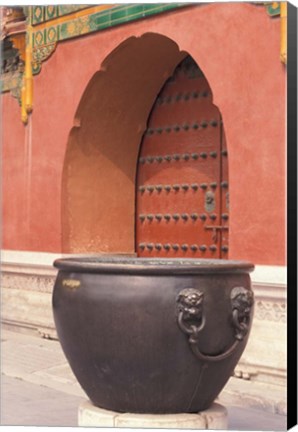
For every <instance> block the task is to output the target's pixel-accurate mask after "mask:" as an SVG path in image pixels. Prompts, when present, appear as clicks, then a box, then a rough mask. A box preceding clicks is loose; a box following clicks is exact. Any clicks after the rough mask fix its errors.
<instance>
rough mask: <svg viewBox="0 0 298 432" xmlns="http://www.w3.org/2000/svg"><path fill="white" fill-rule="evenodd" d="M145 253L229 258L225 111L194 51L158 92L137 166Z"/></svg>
mask: <svg viewBox="0 0 298 432" xmlns="http://www.w3.org/2000/svg"><path fill="white" fill-rule="evenodd" d="M136 185H137V191H136V194H137V201H136V202H137V204H136V250H137V254H138V255H139V256H163V257H164V256H168V257H184V256H185V257H197V258H198V257H204V258H227V256H228V218H229V202H228V196H229V195H228V162H227V149H226V143H225V137H224V130H223V124H222V119H221V115H220V112H219V110H218V108H217V107H216V106H215V105H213V103H212V92H211V89H210V86H209V84H208V82H207V80H206V78H205V76H204V74H203V72H202V71H201V70H200V68H199V67H198V65H197V64H196V63H195V62H194V60H193V59H192V58H191V57H190V56H186V57H185V58H184V60H183V61H182V62H181V63H180V64H179V65H178V66H177V67H176V69H175V71H174V73H173V75H172V76H171V77H170V78H169V79H168V80H167V82H166V83H165V85H164V86H163V88H162V90H161V92H160V94H159V95H158V97H157V99H156V101H155V103H154V105H153V108H152V111H151V114H150V117H149V120H148V125H147V129H146V131H145V133H144V136H143V140H142V144H141V150H140V154H139V160H138V170H137V182H136Z"/></svg>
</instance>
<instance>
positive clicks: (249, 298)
mask: <svg viewBox="0 0 298 432" xmlns="http://www.w3.org/2000/svg"><path fill="white" fill-rule="evenodd" d="M253 303H254V297H253V292H252V291H251V290H248V289H247V288H244V287H235V288H233V289H232V291H231V306H232V314H233V324H234V326H235V328H236V338H237V339H239V340H242V339H243V338H244V336H245V335H246V334H247V332H248V329H249V322H250V315H251V309H252V306H253Z"/></svg>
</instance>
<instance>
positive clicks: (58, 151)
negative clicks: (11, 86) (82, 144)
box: [2, 3, 286, 265]
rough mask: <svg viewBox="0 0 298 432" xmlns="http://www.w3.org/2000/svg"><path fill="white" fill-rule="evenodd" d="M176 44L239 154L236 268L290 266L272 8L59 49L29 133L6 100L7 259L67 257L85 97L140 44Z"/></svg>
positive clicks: (234, 198)
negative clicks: (65, 239) (67, 204)
mask: <svg viewBox="0 0 298 432" xmlns="http://www.w3.org/2000/svg"><path fill="white" fill-rule="evenodd" d="M146 32H155V33H160V34H163V35H165V36H167V37H169V38H171V39H173V40H174V41H175V42H176V43H177V44H178V45H179V48H180V49H181V50H185V51H187V52H188V53H189V54H190V55H191V56H192V57H193V58H194V59H195V60H196V62H197V63H198V65H199V66H200V68H201V69H202V70H203V72H204V74H205V76H206V77H207V79H208V81H209V84H210V86H211V88H212V91H213V96H214V103H215V104H216V105H217V106H218V107H219V109H220V111H221V114H222V117H223V121H224V127H225V133H226V139H227V146H228V150H229V184H230V215H231V216H230V252H229V257H230V258H235V259H236V258H237V259H247V260H251V261H253V262H255V263H256V264H271V265H283V264H284V263H285V126H286V123H285V121H286V120H285V119H286V112H285V109H286V106H285V94H286V72H285V68H284V66H283V65H282V63H281V62H280V60H279V45H280V20H279V18H275V19H272V18H270V17H269V16H268V15H267V13H266V10H265V8H264V7H263V6H255V5H251V4H246V3H214V4H209V5H200V6H195V7H190V8H185V9H183V10H180V11H176V12H171V13H167V14H164V15H159V16H156V17H152V18H150V19H146V20H141V21H138V22H135V23H131V24H126V25H122V26H119V27H117V28H113V29H110V30H106V31H102V32H98V33H96V34H93V35H89V36H86V37H82V38H77V39H74V40H70V41H66V42H63V43H60V44H58V46H57V49H56V51H55V52H54V54H53V55H52V56H51V58H50V59H48V60H47V61H46V62H45V63H44V64H43V66H42V71H41V73H40V74H39V75H38V76H36V77H35V78H34V111H33V114H32V116H31V118H30V122H29V124H28V125H27V126H26V127H24V126H23V125H22V124H21V120H20V112H19V107H18V105H17V102H16V101H15V100H14V99H13V98H12V97H11V96H10V95H4V97H3V124H4V127H3V145H2V147H3V150H2V156H3V170H2V172H3V203H2V207H3V244H2V247H3V248H4V249H15V250H30V251H47V252H60V251H61V176H62V168H63V161H64V154H65V150H66V144H67V140H68V134H69V132H70V130H71V128H72V126H73V124H74V117H75V112H76V109H77V107H78V104H79V102H80V99H81V97H82V94H83V93H84V90H85V88H86V86H87V84H88V82H89V80H90V79H91V77H92V76H93V74H94V73H95V72H96V71H97V70H98V69H99V68H100V65H101V63H102V61H103V60H104V59H105V57H106V56H107V55H108V54H109V53H110V52H111V51H112V50H113V49H115V48H116V47H117V46H118V45H119V44H120V43H121V42H123V41H124V40H125V39H127V38H128V37H130V36H133V35H135V36H140V35H142V34H144V33H146Z"/></svg>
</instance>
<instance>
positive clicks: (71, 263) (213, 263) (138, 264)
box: [53, 255, 255, 275]
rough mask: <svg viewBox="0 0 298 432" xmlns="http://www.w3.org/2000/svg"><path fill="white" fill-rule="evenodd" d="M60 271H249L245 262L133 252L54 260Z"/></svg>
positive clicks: (167, 273)
mask: <svg viewBox="0 0 298 432" xmlns="http://www.w3.org/2000/svg"><path fill="white" fill-rule="evenodd" d="M53 265H54V267H56V268H58V269H59V270H62V271H63V270H64V271H72V272H77V273H112V274H151V275H152V274H163V275H177V274H210V273H213V274H218V273H225V274H227V273H250V272H252V271H253V270H254V267H255V266H254V264H252V263H251V262H248V261H238V260H229V259H212V258H210V259H207V258H150V257H148V258H143V257H142V258H139V257H136V256H135V255H132V256H129V255H83V256H82V255H81V256H72V257H68V258H59V259H56V260H55V261H54V264H53Z"/></svg>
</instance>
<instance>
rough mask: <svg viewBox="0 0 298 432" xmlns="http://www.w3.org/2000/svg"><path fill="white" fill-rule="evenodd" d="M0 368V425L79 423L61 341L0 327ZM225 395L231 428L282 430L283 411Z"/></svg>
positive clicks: (77, 392) (76, 389) (76, 393)
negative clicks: (244, 402) (254, 404)
mask: <svg viewBox="0 0 298 432" xmlns="http://www.w3.org/2000/svg"><path fill="white" fill-rule="evenodd" d="M1 372H2V374H1V417H0V419H1V421H0V424H1V425H2V426H17V425H23V426H76V425H77V412H78V406H79V404H80V403H81V402H82V401H83V400H86V396H85V394H84V392H83V391H82V389H81V388H80V386H79V384H78V383H77V381H76V379H75V378H74V376H73V374H72V372H71V370H70V368H69V366H68V363H67V362H66V359H65V357H64V354H63V352H62V350H61V348H60V344H59V342H57V341H51V340H46V339H41V338H39V337H37V336H31V335H28V334H21V333H15V332H11V331H7V330H2V332H1ZM281 396H282V395H281ZM223 400H225V401H226V402H225V406H226V408H227V409H228V413H229V430H237V431H240V430H251V431H261V430H263V431H265V430H272V431H282V430H286V416H284V415H280V414H274V413H273V412H270V410H268V409H267V410H264V409H261V407H262V406H261V407H260V406H259V409H256V408H252V407H247V406H246V407H245V406H241V403H242V402H243V400H242V399H241V398H239V404H238V405H239V406H237V404H236V403H235V400H234V399H233V398H232V399H231V398H230V399H229V398H227V397H226V398H225V399H223ZM219 402H221V400H220V399H219ZM267 408H268V407H267Z"/></svg>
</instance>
